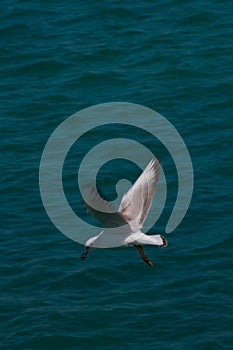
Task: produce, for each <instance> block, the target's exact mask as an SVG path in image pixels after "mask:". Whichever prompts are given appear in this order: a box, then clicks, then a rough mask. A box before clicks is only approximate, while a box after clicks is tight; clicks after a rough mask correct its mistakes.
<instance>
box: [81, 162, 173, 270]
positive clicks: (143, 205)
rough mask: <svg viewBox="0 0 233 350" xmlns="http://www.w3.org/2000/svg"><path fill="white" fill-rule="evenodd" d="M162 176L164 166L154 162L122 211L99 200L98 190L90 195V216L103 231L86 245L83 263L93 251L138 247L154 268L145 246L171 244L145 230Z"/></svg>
mask: <svg viewBox="0 0 233 350" xmlns="http://www.w3.org/2000/svg"><path fill="white" fill-rule="evenodd" d="M159 172H160V163H159V161H158V159H157V158H153V159H152V160H151V161H150V163H149V164H148V165H147V167H146V168H145V169H144V171H143V172H142V174H141V175H140V176H139V178H138V179H137V180H136V182H135V183H134V184H133V186H132V187H131V188H130V189H129V191H128V192H127V193H125V194H124V195H123V198H122V200H121V203H120V206H119V209H118V211H116V210H115V209H114V207H113V205H112V204H111V203H110V202H107V201H105V200H104V199H103V198H102V197H101V196H99V194H98V192H97V191H96V190H93V189H92V190H91V191H90V193H89V194H88V201H85V204H86V206H87V209H88V211H89V213H90V214H92V215H93V216H94V217H95V218H96V219H97V220H98V221H99V222H100V223H101V224H102V226H103V230H102V231H101V232H100V233H99V234H98V235H96V236H94V237H91V238H89V239H88V240H87V241H86V242H85V249H84V252H83V254H82V255H81V257H80V259H81V260H84V259H85V258H86V256H87V255H88V253H89V251H90V250H91V249H94V248H109V247H114V246H121V245H122V246H134V247H135V248H136V249H137V250H138V251H139V254H140V256H141V258H142V260H143V261H145V262H146V263H147V264H148V265H149V266H151V267H152V266H153V263H152V261H151V260H150V259H148V258H147V256H146V255H145V253H144V250H143V247H142V245H145V244H148V245H154V246H158V247H166V246H167V240H166V238H165V237H164V236H162V235H160V234H156V235H147V234H145V233H143V232H142V231H141V229H142V227H143V223H144V221H145V219H146V217H147V215H148V212H149V210H150V208H151V204H152V200H153V197H154V193H155V190H156V184H157V182H158V180H159ZM87 202H88V203H87ZM90 203H91V204H90ZM93 204H94V205H93ZM96 207H98V209H96Z"/></svg>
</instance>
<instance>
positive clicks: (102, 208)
mask: <svg viewBox="0 0 233 350" xmlns="http://www.w3.org/2000/svg"><path fill="white" fill-rule="evenodd" d="M84 202H85V205H86V207H87V210H88V212H89V213H90V214H91V215H92V216H94V217H95V218H96V219H97V220H98V221H99V222H100V223H101V225H102V226H103V227H105V228H114V227H120V226H123V225H127V222H126V221H125V219H124V218H123V217H122V216H121V215H120V213H119V212H118V211H117V209H116V208H115V207H114V205H113V204H112V203H111V202H108V201H106V200H104V199H103V198H102V197H101V196H100V194H99V193H98V192H97V191H96V189H95V188H94V187H87V188H86V189H85V199H84Z"/></svg>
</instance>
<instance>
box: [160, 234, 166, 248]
mask: <svg viewBox="0 0 233 350" xmlns="http://www.w3.org/2000/svg"><path fill="white" fill-rule="evenodd" d="M160 237H161V239H162V241H163V244H162V245H161V247H167V245H168V241H167V240H166V238H165V237H164V236H162V235H160Z"/></svg>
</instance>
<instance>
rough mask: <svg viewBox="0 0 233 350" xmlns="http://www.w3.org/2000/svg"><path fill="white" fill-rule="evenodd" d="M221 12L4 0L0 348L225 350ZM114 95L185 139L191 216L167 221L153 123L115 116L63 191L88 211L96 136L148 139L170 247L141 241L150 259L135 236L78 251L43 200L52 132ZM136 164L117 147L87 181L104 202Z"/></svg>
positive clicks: (168, 4)
mask: <svg viewBox="0 0 233 350" xmlns="http://www.w3.org/2000/svg"><path fill="white" fill-rule="evenodd" d="M232 10H233V9H232V3H231V2H230V1H225V2H224V3H221V2H219V1H216V0H214V1H210V0H198V1H195V2H187V1H182V0H165V1H157V2H153V1H150V0H145V1H143V2H142V1H136V2H130V1H125V2H119V1H116V0H109V1H86V2H77V1H73V0H69V1H66V2H64V1H60V0H59V1H50V2H46V1H43V0H37V1H33V2H32V1H26V0H21V1H20V0H14V1H13V0H8V1H6V0H4V1H2V6H1V14H0V18H1V21H0V33H1V40H0V45H1V55H0V63H1V64H0V72H1V81H0V84H1V91H0V98H1V108H2V112H1V129H0V144H1V166H2V167H1V209H2V215H1V243H0V250H1V326H0V330H1V333H0V334H1V337H0V344H1V348H2V349H7V350H8V349H15V350H32V349H33V350H34V349H45V350H50V349H68V350H81V349H122V350H123V349H133V350H134V349H146V350H149V349H159V350H160V349H161V350H167V349H179V350H182V349H200V350H209V349H211V350H215V349H231V348H232V344H233V335H232V314H233V310H232V265H233V259H232V228H233V227H232V226H233V225H232V195H233V191H232V124H233V122H232V106H233V98H232V91H233V82H232V76H233V75H232V73H233V68H232V54H233V52H232V34H233V29H232ZM114 101H116V102H131V103H136V104H140V105H143V106H147V107H149V108H151V109H153V110H156V111H157V112H159V113H161V114H162V115H163V116H165V117H166V118H167V119H168V120H169V121H170V122H171V123H172V124H173V125H174V127H175V128H176V129H177V130H178V132H179V133H180V135H181V136H182V137H183V140H184V141H185V143H186V145H187V147H188V149H189V152H190V155H191V159H192V163H193V168H194V179H195V181H194V192H193V197H192V201H191V205H190V208H189V210H188V212H187V215H186V216H185V218H184V220H183V221H182V222H181V224H180V225H179V226H178V227H177V229H176V230H174V231H173V232H172V233H169V234H167V235H166V234H165V233H164V231H165V226H166V223H167V220H168V217H169V215H170V212H171V208H172V206H173V205H174V202H175V198H176V193H177V179H176V173H175V168H174V164H173V163H172V159H171V157H170V156H169V154H168V152H167V151H166V150H165V149H164V147H162V146H161V144H159V143H158V142H156V141H155V140H152V139H151V136H150V135H148V134H145V133H142V134H141V131H140V130H136V131H135V129H133V130H131V129H129V128H122V127H120V126H119V125H111V126H109V127H102V128H98V129H95V130H92V132H90V133H89V134H87V135H86V138H83V139H82V140H80V145H79V146H77V145H74V147H73V148H72V150H71V151H70V153H69V155H68V157H67V160H66V162H65V168H64V174H63V175H64V176H63V180H64V181H63V182H64V189H65V192H66V196H67V198H68V200H69V202H70V203H71V205H72V207H73V208H74V210H75V211H76V213H82V215H83V217H84V218H85V219H86V220H88V217H87V215H86V212H85V210H84V208H83V206H82V203H81V200H80V195H79V193H78V188H77V179H76V177H77V169H78V164H79V163H80V161H81V159H82V157H83V156H84V155H85V153H86V152H87V151H88V150H89V149H90V148H91V147H94V145H96V144H98V143H100V142H102V141H103V140H107V139H109V138H112V137H115V136H116V137H127V135H128V136H129V134H130V136H131V138H132V139H135V140H136V141H138V140H140V141H141V142H144V144H145V145H146V147H148V148H151V149H152V152H154V153H157V152H158V153H159V154H160V155H161V156H162V158H163V159H164V165H165V166H164V168H165V169H166V170H167V172H166V179H167V183H168V198H167V201H166V205H165V209H164V212H163V214H162V215H161V218H160V219H159V221H158V223H157V225H155V227H154V229H153V230H157V231H159V232H161V233H163V234H165V235H166V237H167V239H168V242H169V245H168V247H167V248H166V249H157V248H155V247H149V246H148V247H145V251H146V253H147V254H148V256H149V257H150V258H151V260H152V261H153V262H154V265H155V266H154V268H153V269H152V268H150V267H149V266H147V265H146V264H145V263H143V262H142V261H141V259H140V257H139V255H138V252H137V251H136V249H134V248H124V247H120V248H114V249H105V250H96V251H94V252H93V253H92V254H91V253H90V256H88V258H87V259H86V260H85V261H84V262H82V261H80V259H79V256H80V255H81V253H82V250H83V246H82V245H80V244H78V243H76V242H74V241H72V240H69V239H68V238H67V237H66V236H65V235H63V234H62V233H61V232H60V231H59V230H58V229H57V228H56V227H55V226H54V225H53V224H52V222H51V221H50V219H49V217H48V216H47V214H46V211H45V209H44V207H43V204H42V200H41V197H40V191H39V165H40V159H41V156H42V152H43V149H44V147H45V144H46V142H47V140H48V138H49V136H50V135H51V133H52V132H53V131H54V129H55V128H56V127H57V126H58V125H59V124H60V123H61V122H63V121H64V120H65V119H66V118H67V117H68V116H70V115H71V114H73V113H75V112H77V111H80V110H82V109H83V108H86V107H89V106H92V105H97V104H101V103H106V102H114ZM116 122H117V121H116ZM126 151H127V150H126ZM95 166H96V160H95V159H93V167H95ZM139 173H140V171H139V168H138V167H137V166H136V165H134V164H132V163H130V162H128V161H126V160H122V159H121V160H120V159H117V160H114V159H113V160H112V161H111V162H108V163H107V164H104V165H103V167H102V168H101V170H100V172H99V174H98V179H99V180H98V181H99V183H100V186H101V189H102V190H103V191H104V195H105V196H106V197H107V198H109V199H112V198H110V197H111V196H110V194H111V193H113V194H115V195H116V192H114V188H115V187H114V184H115V183H116V181H118V180H119V179H120V178H121V177H122V174H124V175H125V174H127V179H129V180H131V181H133V180H135V178H136V177H137V176H138V175H139ZM124 178H125V176H124ZM109 196H110V197H109ZM64 220H65V219H64ZM78 229H79V228H78V227H77V231H78ZM153 230H152V232H153Z"/></svg>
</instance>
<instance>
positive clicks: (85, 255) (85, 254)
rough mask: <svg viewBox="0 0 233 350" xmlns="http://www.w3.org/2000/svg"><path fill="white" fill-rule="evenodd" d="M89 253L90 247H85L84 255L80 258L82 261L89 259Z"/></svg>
mask: <svg viewBox="0 0 233 350" xmlns="http://www.w3.org/2000/svg"><path fill="white" fill-rule="evenodd" d="M88 252H89V247H85V250H84V252H83V253H82V255H81V256H80V259H81V260H84V259H85V258H86V257H87V254H88Z"/></svg>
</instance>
